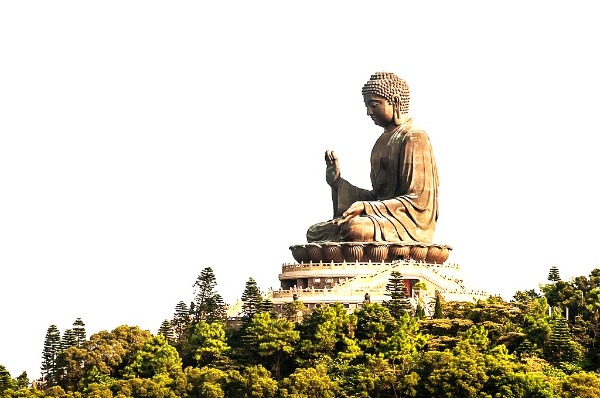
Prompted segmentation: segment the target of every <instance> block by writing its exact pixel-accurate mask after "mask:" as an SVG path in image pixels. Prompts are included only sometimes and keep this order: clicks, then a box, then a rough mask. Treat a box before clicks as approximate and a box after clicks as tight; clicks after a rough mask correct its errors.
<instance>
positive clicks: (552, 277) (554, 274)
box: [548, 265, 560, 282]
mask: <svg viewBox="0 0 600 398" xmlns="http://www.w3.org/2000/svg"><path fill="white" fill-rule="evenodd" d="M548 280H549V281H550V282H558V281H560V273H559V272H558V268H557V267H556V266H555V265H553V266H552V267H550V272H548Z"/></svg>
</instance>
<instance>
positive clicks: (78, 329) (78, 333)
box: [73, 318, 87, 347]
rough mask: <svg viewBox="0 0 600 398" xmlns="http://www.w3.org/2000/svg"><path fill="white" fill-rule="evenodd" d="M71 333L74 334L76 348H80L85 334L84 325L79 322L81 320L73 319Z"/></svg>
mask: <svg viewBox="0 0 600 398" xmlns="http://www.w3.org/2000/svg"><path fill="white" fill-rule="evenodd" d="M73 331H74V332H75V338H76V340H77V346H78V347H81V345H82V344H83V342H84V341H85V339H86V338H87V337H86V332H85V323H83V321H82V320H81V318H77V319H75V322H73Z"/></svg>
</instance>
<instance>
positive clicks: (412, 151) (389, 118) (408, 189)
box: [306, 72, 438, 243]
mask: <svg viewBox="0 0 600 398" xmlns="http://www.w3.org/2000/svg"><path fill="white" fill-rule="evenodd" d="M362 94H363V98H364V102H365V106H366V107H367V115H368V116H369V117H371V119H373V122H374V123H375V124H376V125H378V126H381V127H383V133H382V134H381V136H380V137H379V138H378V139H377V141H376V142H375V145H374V146H373V150H372V151H371V183H372V185H373V189H372V190H366V189H362V188H358V187H355V186H354V185H352V184H350V183H349V182H348V181H346V180H345V179H343V178H342V177H341V171H340V165H339V160H338V157H337V156H336V154H335V152H333V151H329V150H328V151H326V152H325V164H326V171H325V176H326V181H327V183H328V184H329V185H330V186H331V194H332V200H333V217H334V218H333V219H332V220H329V221H326V222H321V223H318V224H315V225H313V226H311V227H310V228H309V229H308V232H307V233H306V237H307V240H308V242H324V241H334V242H425V243H431V241H432V238H433V233H434V230H435V224H436V221H437V217H438V199H437V195H438V173H437V167H436V164H435V158H434V156H433V151H432V149H431V143H430V142H429V137H428V136H427V134H426V133H425V132H424V131H423V130H419V129H416V128H415V127H413V123H412V119H411V118H410V117H408V115H407V114H408V106H409V100H410V91H409V89H408V85H407V84H406V82H405V81H404V80H402V79H400V78H399V77H398V76H396V75H395V74H393V73H390V72H378V73H375V74H374V75H372V76H371V78H370V79H369V81H368V82H367V83H366V84H365V85H364V86H363V88H362Z"/></svg>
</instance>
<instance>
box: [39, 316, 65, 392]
mask: <svg viewBox="0 0 600 398" xmlns="http://www.w3.org/2000/svg"><path fill="white" fill-rule="evenodd" d="M60 344H61V340H60V331H59V330H58V327H57V326H56V325H50V327H49V328H48V331H47V332H46V337H45V339H44V350H43V351H42V367H41V371H42V379H43V381H44V383H45V385H46V386H47V387H51V386H54V385H56V383H57V381H58V376H59V374H58V366H57V356H58V353H59V351H60Z"/></svg>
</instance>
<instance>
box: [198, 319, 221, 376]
mask: <svg viewBox="0 0 600 398" xmlns="http://www.w3.org/2000/svg"><path fill="white" fill-rule="evenodd" d="M191 347H192V351H193V353H194V358H195V359H196V361H198V366H200V367H203V366H208V365H212V366H213V367H216V365H218V364H222V363H223V362H224V361H225V359H226V357H225V353H227V351H229V350H230V347H229V345H227V339H226V337H225V328H224V327H223V324H222V323H220V322H212V323H209V322H206V321H200V322H198V323H197V324H196V326H195V328H194V333H193V334H192V337H191Z"/></svg>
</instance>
